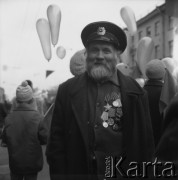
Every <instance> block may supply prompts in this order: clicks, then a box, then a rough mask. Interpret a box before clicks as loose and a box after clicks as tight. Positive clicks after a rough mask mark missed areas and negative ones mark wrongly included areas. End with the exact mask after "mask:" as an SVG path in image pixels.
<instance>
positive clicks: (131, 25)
mask: <svg viewBox="0 0 178 180" xmlns="http://www.w3.org/2000/svg"><path fill="white" fill-rule="evenodd" d="M120 14H121V17H122V19H123V21H124V22H125V24H126V25H127V28H128V31H129V33H130V35H131V36H133V35H135V34H136V32H137V25H136V20H135V14H134V12H133V11H132V9H131V8H130V7H128V6H125V7H123V8H121V10H120Z"/></svg>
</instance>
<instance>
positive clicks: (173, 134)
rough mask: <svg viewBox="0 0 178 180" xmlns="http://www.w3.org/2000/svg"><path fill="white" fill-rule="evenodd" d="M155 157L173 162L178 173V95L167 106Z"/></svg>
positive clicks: (162, 160)
mask: <svg viewBox="0 0 178 180" xmlns="http://www.w3.org/2000/svg"><path fill="white" fill-rule="evenodd" d="M155 157H157V158H158V160H160V161H161V162H173V163H174V166H175V170H176V174H178V95H176V96H175V97H174V98H173V99H172V101H171V102H170V104H169V105H168V106H167V108H166V111H165V118H164V121H163V128H162V136H161V138H160V141H159V143H158V145H157V147H156V153H155ZM171 179H172V178H171ZM175 179H177V177H176V178H175Z"/></svg>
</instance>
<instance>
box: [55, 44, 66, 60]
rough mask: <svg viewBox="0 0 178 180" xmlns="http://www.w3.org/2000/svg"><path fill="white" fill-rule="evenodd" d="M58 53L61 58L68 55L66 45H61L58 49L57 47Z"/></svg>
mask: <svg viewBox="0 0 178 180" xmlns="http://www.w3.org/2000/svg"><path fill="white" fill-rule="evenodd" d="M56 54H57V56H58V57H59V58H60V59H63V58H64V57H65V55H66V50H65V48H64V47H62V46H59V47H58V48H57V49H56Z"/></svg>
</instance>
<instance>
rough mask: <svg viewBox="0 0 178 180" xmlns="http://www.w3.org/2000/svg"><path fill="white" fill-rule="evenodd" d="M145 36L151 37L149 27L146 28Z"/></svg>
mask: <svg viewBox="0 0 178 180" xmlns="http://www.w3.org/2000/svg"><path fill="white" fill-rule="evenodd" d="M146 35H147V36H151V27H150V26H148V27H147V28H146Z"/></svg>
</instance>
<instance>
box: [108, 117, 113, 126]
mask: <svg viewBox="0 0 178 180" xmlns="http://www.w3.org/2000/svg"><path fill="white" fill-rule="evenodd" d="M113 124H114V119H112V118H109V119H108V125H110V126H112V125H113Z"/></svg>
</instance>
